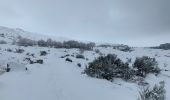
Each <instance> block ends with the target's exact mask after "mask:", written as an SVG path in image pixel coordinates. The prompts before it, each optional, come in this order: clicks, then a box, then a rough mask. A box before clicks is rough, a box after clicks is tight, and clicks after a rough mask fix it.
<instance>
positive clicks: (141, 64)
mask: <svg viewBox="0 0 170 100" xmlns="http://www.w3.org/2000/svg"><path fill="white" fill-rule="evenodd" d="M133 68H136V69H137V70H136V75H137V76H141V77H146V75H147V74H149V73H155V74H159V73H160V71H161V70H160V68H158V63H157V61H156V59H155V58H150V57H147V56H143V57H141V58H136V60H135V62H134V63H133Z"/></svg>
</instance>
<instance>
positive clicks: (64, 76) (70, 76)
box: [0, 44, 170, 100]
mask: <svg viewBox="0 0 170 100" xmlns="http://www.w3.org/2000/svg"><path fill="white" fill-rule="evenodd" d="M0 48H1V50H0V58H1V60H0V61H1V63H3V64H5V63H9V62H15V63H16V64H20V67H21V65H23V69H22V68H20V67H18V68H15V69H16V70H14V71H11V72H6V73H4V74H3V75H1V76H0V98H1V99H0V100H113V99H115V100H127V99H128V100H137V98H138V95H139V94H138V91H139V89H140V86H138V85H137V84H135V83H129V82H124V81H122V80H115V81H114V82H109V81H106V80H102V79H95V78H90V77H88V76H86V75H85V74H82V72H83V70H84V68H85V65H87V64H88V62H91V61H92V60H93V59H95V57H98V56H99V54H96V53H95V52H94V51H85V52H84V56H85V57H86V58H88V59H89V60H88V61H87V60H85V59H76V58H75V57H72V56H69V58H71V59H72V60H73V62H72V63H71V62H66V61H65V58H61V56H64V55H66V54H70V55H74V56H75V55H76V54H78V53H79V50H77V49H54V48H41V47H17V46H14V45H7V44H4V45H0ZM8 48H11V49H12V50H14V48H23V49H24V50H25V51H24V53H21V54H20V53H14V52H7V51H5V49H8ZM97 49H99V50H100V51H101V52H102V53H104V54H108V53H111V54H117V55H118V57H119V58H121V59H122V60H124V61H126V60H127V58H132V60H134V59H135V58H136V57H140V56H144V55H147V56H150V57H155V58H156V59H157V61H158V62H159V67H160V68H161V69H167V70H170V62H169V61H170V57H167V56H168V55H170V51H168V50H167V51H165V50H155V49H147V48H135V51H133V52H122V51H118V50H114V49H112V48H97ZM42 50H44V51H47V52H48V54H47V55H46V56H39V55H40V51H42ZM26 53H34V54H35V57H36V58H35V59H43V60H44V64H28V63H27V62H26V61H23V60H24V58H26V57H28V55H26ZM32 58H33V57H32ZM77 63H81V64H82V67H78V66H77ZM164 65H166V67H164ZM25 67H27V68H28V70H27V71H26V70H24V68H25ZM162 80H164V81H165V83H166V91H167V94H168V93H170V87H169V84H170V73H169V71H168V72H164V71H162V73H161V74H160V75H159V76H157V77H156V76H154V75H149V76H148V77H147V78H146V81H147V82H149V83H150V84H151V85H154V84H157V83H158V82H160V81H162ZM169 99H170V97H169V95H167V100H169Z"/></svg>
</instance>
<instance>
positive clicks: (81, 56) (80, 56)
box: [76, 54, 85, 59]
mask: <svg viewBox="0 0 170 100" xmlns="http://www.w3.org/2000/svg"><path fill="white" fill-rule="evenodd" d="M76 58H78V59H85V57H84V55H81V54H78V55H76Z"/></svg>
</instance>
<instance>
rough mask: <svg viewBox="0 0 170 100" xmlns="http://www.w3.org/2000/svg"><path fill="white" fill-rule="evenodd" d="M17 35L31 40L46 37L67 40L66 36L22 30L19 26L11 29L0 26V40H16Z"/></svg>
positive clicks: (45, 38) (44, 38)
mask: <svg viewBox="0 0 170 100" xmlns="http://www.w3.org/2000/svg"><path fill="white" fill-rule="evenodd" d="M19 36H21V37H23V38H28V39H32V40H40V39H43V40H47V39H48V38H51V39H53V40H57V41H64V40H69V39H68V38H64V37H55V36H48V35H42V34H38V33H32V32H28V31H24V30H22V29H20V28H16V29H13V28H8V27H4V26H0V40H6V41H7V42H10V43H11V42H12V41H13V40H16V39H17V38H18V37H19Z"/></svg>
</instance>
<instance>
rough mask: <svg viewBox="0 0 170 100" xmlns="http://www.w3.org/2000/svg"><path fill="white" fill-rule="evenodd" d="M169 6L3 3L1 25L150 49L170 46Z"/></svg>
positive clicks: (136, 0)
mask: <svg viewBox="0 0 170 100" xmlns="http://www.w3.org/2000/svg"><path fill="white" fill-rule="evenodd" d="M9 2H10V3H9ZM169 5H170V1H169V0H1V4H0V21H1V25H2V26H3V25H4V26H9V27H21V28H24V29H26V30H29V31H34V32H40V33H44V34H45V33H46V34H52V35H56V36H66V37H70V38H73V39H79V40H89V41H96V42H112V43H124V44H129V45H134V46H150V45H157V44H159V43H162V42H170V41H169V39H167V37H170V33H169V32H170V6H169ZM155 40H156V42H155ZM146 41H147V42H146ZM148 41H149V42H148Z"/></svg>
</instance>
